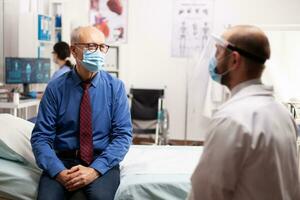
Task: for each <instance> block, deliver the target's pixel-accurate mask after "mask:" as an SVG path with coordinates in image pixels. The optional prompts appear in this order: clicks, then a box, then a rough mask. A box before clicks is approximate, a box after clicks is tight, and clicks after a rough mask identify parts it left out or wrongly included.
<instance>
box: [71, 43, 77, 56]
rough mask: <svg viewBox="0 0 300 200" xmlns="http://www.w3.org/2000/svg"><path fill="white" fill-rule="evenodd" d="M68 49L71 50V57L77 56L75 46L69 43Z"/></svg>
mask: <svg viewBox="0 0 300 200" xmlns="http://www.w3.org/2000/svg"><path fill="white" fill-rule="evenodd" d="M70 50H71V53H72V55H73V57H74V58H76V57H77V53H76V48H75V46H73V45H71V46H70Z"/></svg>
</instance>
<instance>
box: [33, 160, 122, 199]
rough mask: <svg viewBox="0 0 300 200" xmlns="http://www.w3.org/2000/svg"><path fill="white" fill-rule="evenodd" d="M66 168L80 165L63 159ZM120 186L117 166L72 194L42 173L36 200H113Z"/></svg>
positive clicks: (77, 162) (78, 162) (76, 161)
mask: <svg viewBox="0 0 300 200" xmlns="http://www.w3.org/2000/svg"><path fill="white" fill-rule="evenodd" d="M62 162H63V163H64V165H65V166H66V168H68V169H70V168H71V167H73V166H75V165H78V164H80V161H79V160H78V159H63V160H62ZM119 184H120V170H119V165H117V166H115V167H113V168H112V169H110V170H109V171H108V172H106V173H105V174H104V175H102V176H101V177H99V178H97V179H96V180H94V181H93V182H92V183H90V184H89V185H87V186H85V187H83V188H80V189H78V190H77V191H74V192H69V191H67V190H66V189H65V188H64V186H63V185H61V184H60V183H59V182H58V181H56V180H55V179H54V178H51V177H50V176H49V175H48V174H47V173H43V174H42V176H41V178H40V183H39V190H38V198H37V199H38V200H53V199H55V200H65V199H70V200H75V199H76V200H85V199H88V200H113V199H114V196H115V193H116V191H117V189H118V186H119Z"/></svg>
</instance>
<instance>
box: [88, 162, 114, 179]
mask: <svg viewBox="0 0 300 200" xmlns="http://www.w3.org/2000/svg"><path fill="white" fill-rule="evenodd" d="M90 167H92V168H94V169H95V170H97V171H98V172H99V173H100V174H101V175H103V174H105V173H106V172H107V171H108V170H110V168H111V167H110V166H107V165H106V164H105V162H104V161H103V160H102V159H96V160H94V162H93V163H92V164H91V165H90Z"/></svg>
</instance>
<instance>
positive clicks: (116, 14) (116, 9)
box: [89, 0, 128, 44]
mask: <svg viewBox="0 0 300 200" xmlns="http://www.w3.org/2000/svg"><path fill="white" fill-rule="evenodd" d="M127 5H128V0H90V12H89V13H90V14H89V15H90V20H89V21H90V24H91V25H93V26H95V27H96V28H98V29H99V30H101V31H102V32H103V33H104V35H105V38H106V40H107V41H108V43H110V44H116V43H126V42H127V15H128V13H127V12H128V7H127Z"/></svg>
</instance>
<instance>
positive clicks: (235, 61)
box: [232, 51, 242, 66]
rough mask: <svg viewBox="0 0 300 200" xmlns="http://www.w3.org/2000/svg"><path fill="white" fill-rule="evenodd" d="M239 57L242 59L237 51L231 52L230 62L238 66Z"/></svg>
mask: <svg viewBox="0 0 300 200" xmlns="http://www.w3.org/2000/svg"><path fill="white" fill-rule="evenodd" d="M241 59H242V57H241V55H240V54H239V53H238V52H236V51H233V52H232V64H233V65H234V66H239V65H240V64H241V61H242V60H241Z"/></svg>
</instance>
